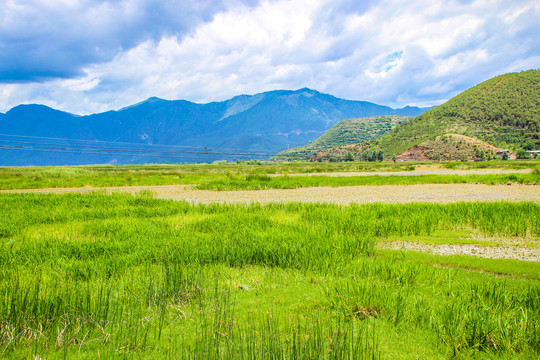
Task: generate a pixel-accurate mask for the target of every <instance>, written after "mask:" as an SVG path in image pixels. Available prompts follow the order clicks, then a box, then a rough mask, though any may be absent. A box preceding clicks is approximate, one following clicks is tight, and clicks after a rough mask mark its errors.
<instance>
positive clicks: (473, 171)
mask: <svg viewBox="0 0 540 360" xmlns="http://www.w3.org/2000/svg"><path fill="white" fill-rule="evenodd" d="M533 171H534V170H533V169H470V170H452V169H432V168H426V169H418V170H412V171H369V172H366V171H362V172H359V171H357V172H327V173H302V174H269V175H268V176H269V177H277V176H291V177H295V176H330V177H350V176H373V175H379V176H393V175H394V176H421V175H502V174H506V175H510V174H531V173H532V172H533Z"/></svg>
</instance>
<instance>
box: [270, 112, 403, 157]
mask: <svg viewBox="0 0 540 360" xmlns="http://www.w3.org/2000/svg"><path fill="white" fill-rule="evenodd" d="M410 119H412V117H410V116H401V115H388V116H372V117H368V118H353V119H346V120H343V121H340V122H339V123H337V124H336V125H334V126H332V127H331V128H330V129H329V130H328V131H327V132H325V133H324V134H323V135H322V136H321V137H319V138H317V139H315V140H314V141H312V142H310V143H309V144H307V145H305V146H300V147H297V148H294V149H291V150H287V151H283V152H281V153H279V154H278V155H277V156H276V157H275V158H276V159H278V160H284V159H285V160H286V159H289V160H303V159H310V158H312V157H313V156H315V155H317V154H318V153H320V152H321V151H324V150H328V149H330V148H332V147H335V146H343V145H351V144H358V143H361V142H364V141H366V140H370V139H375V138H378V137H380V136H382V135H384V134H386V133H387V132H389V131H390V130H392V129H393V128H395V127H396V126H398V125H399V124H403V123H404V122H406V121H408V120H410Z"/></svg>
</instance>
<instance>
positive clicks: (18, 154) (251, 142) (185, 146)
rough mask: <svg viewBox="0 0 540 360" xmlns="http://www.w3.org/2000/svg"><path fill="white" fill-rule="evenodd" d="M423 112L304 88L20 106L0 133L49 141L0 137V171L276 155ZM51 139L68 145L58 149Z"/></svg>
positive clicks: (0, 121)
mask: <svg viewBox="0 0 540 360" xmlns="http://www.w3.org/2000/svg"><path fill="white" fill-rule="evenodd" d="M424 110H425V109H419V108H411V107H405V108H403V109H392V108H389V107H387V106H382V105H377V104H373V103H369V102H365V101H352V100H344V99H339V98H336V97H334V96H332V95H328V94H322V93H319V92H317V91H315V90H311V89H300V90H296V91H289V90H276V91H270V92H266V93H261V94H257V95H241V96H236V97H234V98H232V99H230V100H226V101H222V102H212V103H208V104H197V103H193V102H189V101H185V100H175V101H169V100H163V99H159V98H149V99H147V100H145V101H143V102H141V103H138V104H135V105H132V106H129V107H126V108H123V109H120V110H118V111H108V112H104V113H100V114H93V115H88V116H77V115H73V114H69V113H65V112H61V111H58V110H54V109H51V108H48V107H46V106H43V105H20V106H17V107H15V108H13V109H11V110H10V111H8V112H7V113H6V114H4V115H2V116H1V117H0V134H8V135H17V136H27V137H28V136H32V137H48V138H54V139H55V140H54V141H49V143H48V144H47V145H43V144H42V143H43V142H44V140H39V142H40V144H37V142H38V140H36V138H21V137H13V136H12V137H5V136H3V137H2V136H0V146H2V151H1V152H0V165H77V164H98V163H120V164H122V163H124V164H130V163H156V162H157V163H163V162H201V161H203V162H206V161H210V162H211V161H215V160H221V159H235V158H237V157H238V155H236V154H238V153H267V154H276V153H278V152H279V151H282V150H285V149H287V148H288V147H296V146H300V145H304V144H306V143H308V142H309V141H311V140H314V139H315V138H317V137H318V136H320V135H321V134H323V133H324V132H325V131H326V130H328V129H329V128H330V127H332V126H333V125H334V124H336V123H337V122H338V121H341V120H343V119H346V118H352V117H367V116H375V115H413V116H415V115H418V114H420V113H422V112H423V111H424ZM58 139H70V140H62V142H61V143H60V140H58ZM81 141H83V142H81ZM96 141H101V142H103V141H105V142H107V143H97V142H96ZM111 142H115V143H114V144H112V143H111ZM117 143H130V145H129V146H130V147H131V148H133V147H138V148H140V147H144V151H140V152H139V153H137V154H133V151H127V150H121V151H118V149H116V151H112V150H111V148H112V147H113V146H114V147H116V148H117V147H118V146H120V145H118V144H117ZM36 145H37V146H36ZM75 145H77V146H75ZM160 145H168V146H176V148H174V149H172V150H174V153H173V152H171V151H170V150H171V148H168V149H167V150H169V152H163V151H157V150H156V146H160ZM75 147H76V148H75ZM124 147H125V146H124ZM205 148H206V149H205ZM81 149H83V150H84V151H85V152H84V153H81ZM104 149H105V150H104ZM158 149H159V148H158ZM42 150H48V151H46V152H44V151H42ZM161 150H163V148H161ZM206 150H208V154H207V153H206V152H207V151H206ZM212 152H214V153H224V152H226V153H229V154H231V153H233V155H228V154H227V155H221V154H211V153H212ZM245 157H249V156H245ZM257 158H258V159H261V157H257Z"/></svg>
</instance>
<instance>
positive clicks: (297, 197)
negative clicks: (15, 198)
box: [2, 184, 540, 204]
mask: <svg viewBox="0 0 540 360" xmlns="http://www.w3.org/2000/svg"><path fill="white" fill-rule="evenodd" d="M142 190H150V191H152V192H153V193H154V194H155V197H157V198H162V199H174V200H184V201H188V202H191V203H212V202H216V203H253V202H258V203H261V204H266V203H272V202H290V201H292V202H319V203H338V204H350V203H359V204H363V203H373V202H383V203H410V202H429V203H449V202H459V201H533V202H540V186H537V185H516V184H514V185H483V184H418V185H380V186H343V187H312V188H300V189H287V190H280V189H276V190H240V191H211V190H192V189H191V188H190V186H188V185H158V186H126V187H110V188H71V189H65V188H57V189H35V190H34V189H32V190H5V191H2V192H4V193H7V192H11V193H13V192H37V193H65V192H78V193H85V192H90V191H106V192H115V191H120V192H129V193H137V192H139V191H142Z"/></svg>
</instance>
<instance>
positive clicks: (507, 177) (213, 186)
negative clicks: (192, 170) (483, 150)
mask: <svg viewBox="0 0 540 360" xmlns="http://www.w3.org/2000/svg"><path fill="white" fill-rule="evenodd" d="M475 183H476V184H487V185H494V184H507V183H511V184H512V183H517V184H531V185H538V184H540V172H539V171H535V172H534V173H532V174H490V175H418V176H398V175H390V176H381V175H373V176H347V177H333V176H322V175H321V176H294V177H288V176H280V177H269V176H267V175H245V176H242V175H240V176H228V177H227V178H223V179H217V180H206V181H204V182H203V183H201V184H199V185H197V186H195V189H198V190H266V189H298V188H303V187H319V186H331V187H339V186H357V185H414V184H475Z"/></svg>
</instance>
